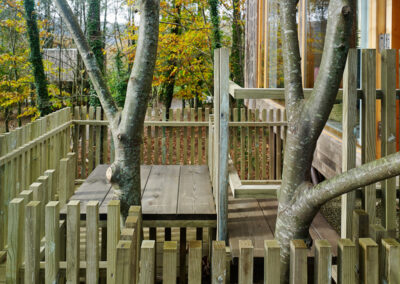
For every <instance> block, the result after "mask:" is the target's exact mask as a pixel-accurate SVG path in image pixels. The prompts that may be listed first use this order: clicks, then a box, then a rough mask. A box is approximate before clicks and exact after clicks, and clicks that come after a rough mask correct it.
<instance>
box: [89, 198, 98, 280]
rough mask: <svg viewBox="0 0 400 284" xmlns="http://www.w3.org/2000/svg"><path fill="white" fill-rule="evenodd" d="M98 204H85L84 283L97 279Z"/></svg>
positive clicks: (94, 202)
mask: <svg viewBox="0 0 400 284" xmlns="http://www.w3.org/2000/svg"><path fill="white" fill-rule="evenodd" d="M99 260H100V256H99V202H98V201H89V202H88V203H87V204H86V283H88V284H96V283H98V279H99Z"/></svg>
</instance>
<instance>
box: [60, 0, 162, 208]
mask: <svg viewBox="0 0 400 284" xmlns="http://www.w3.org/2000/svg"><path fill="white" fill-rule="evenodd" d="M55 2H56V6H57V8H58V11H59V13H60V15H61V16H62V18H63V19H64V21H65V22H66V24H67V26H68V28H69V30H70V32H71V35H72V37H73V38H74V41H75V44H76V45H77V48H78V50H79V52H80V54H81V56H82V59H83V61H84V63H85V66H86V69H87V71H88V73H89V76H90V79H91V81H92V83H93V85H94V87H95V89H96V92H97V95H98V97H99V100H100V103H101V105H102V107H103V109H104V112H105V113H106V116H107V119H108V122H109V127H110V130H111V134H112V138H113V140H114V146H115V161H114V163H113V164H112V165H111V166H110V168H109V169H108V171H107V178H108V179H109V180H110V181H111V182H112V183H113V185H114V187H118V188H119V190H120V196H119V198H120V200H121V211H122V214H123V215H124V216H127V214H128V210H129V207H130V206H131V205H133V204H140V203H141V185H140V144H141V143H142V133H143V123H144V118H145V114H146V108H147V103H148V100H149V94H150V92H151V83H152V79H153V71H154V66H155V61H156V56H157V44H158V29H159V8H160V6H159V5H160V3H159V1H158V0H143V1H141V5H140V25H139V38H138V45H137V49H136V55H135V61H134V64H133V67H132V72H131V74H130V77H129V83H128V88H127V95H126V99H125V105H124V108H123V110H122V111H119V110H118V108H117V104H116V102H115V101H114V99H113V98H112V96H111V94H110V92H109V89H108V87H107V85H106V81H105V79H104V77H103V75H102V73H101V70H100V68H99V66H98V64H97V61H96V58H95V57H94V54H93V52H92V51H91V50H90V47H89V45H88V43H87V41H86V39H85V36H84V34H83V32H82V30H81V29H80V26H79V24H78V22H77V20H76V18H75V17H74V15H73V12H72V11H71V8H70V7H69V5H68V3H67V2H66V1H65V0H56V1H55Z"/></svg>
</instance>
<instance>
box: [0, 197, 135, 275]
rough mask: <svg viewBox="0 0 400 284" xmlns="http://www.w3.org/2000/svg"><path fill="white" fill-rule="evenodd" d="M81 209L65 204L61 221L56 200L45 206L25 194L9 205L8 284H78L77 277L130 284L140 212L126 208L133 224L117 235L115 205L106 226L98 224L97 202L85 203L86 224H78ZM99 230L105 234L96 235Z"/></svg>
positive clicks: (114, 202) (76, 204)
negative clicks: (64, 214)
mask: <svg viewBox="0 0 400 284" xmlns="http://www.w3.org/2000/svg"><path fill="white" fill-rule="evenodd" d="M31 197H32V196H31ZM33 199H35V198H34V197H33ZM45 205H46V206H45ZM82 205H83V204H82ZM80 206H81V204H80V202H79V201H76V200H74V201H70V202H69V203H68V204H67V214H66V216H65V218H64V219H62V220H60V207H61V204H60V202H59V201H50V202H48V203H47V204H45V203H44V202H40V201H36V200H32V201H31V200H30V197H29V195H25V198H14V199H13V200H12V201H11V202H10V205H9V207H10V208H9V210H10V213H12V215H13V217H10V222H9V225H8V226H9V230H8V236H9V237H8V254H7V262H6V281H7V283H65V282H66V283H80V279H81V278H84V279H85V283H98V282H99V279H100V278H101V279H104V281H105V280H106V283H131V282H125V280H126V279H128V278H126V277H127V275H128V274H129V275H133V276H134V277H136V276H135V275H137V270H138V269H139V263H138V262H137V259H138V255H137V252H138V249H139V244H140V241H141V234H138V232H141V228H140V227H139V226H140V222H138V220H141V213H140V212H141V211H140V207H139V210H136V208H135V207H132V208H131V211H130V213H132V214H131V215H132V216H131V217H132V218H133V222H132V219H130V221H129V222H127V223H126V226H125V227H124V228H123V229H122V230H121V227H120V207H119V201H118V200H112V201H110V202H109V204H108V208H107V211H108V212H107V215H108V216H107V220H108V221H107V222H106V223H104V221H99V202H98V201H90V202H88V203H87V204H84V206H86V211H87V215H86V220H85V221H81V220H80V216H81V215H80ZM133 215H135V216H133ZM61 216H63V215H61ZM103 228H107V230H106V233H105V234H99V231H100V230H103ZM103 231H104V230H103ZM81 236H83V237H84V238H83V239H81ZM135 260H136V262H135ZM127 264H128V265H127ZM82 272H83V273H82ZM82 275H84V276H83V277H82ZM0 278H1V277H0ZM22 279H24V281H22ZM129 279H131V278H129ZM135 283H136V281H135Z"/></svg>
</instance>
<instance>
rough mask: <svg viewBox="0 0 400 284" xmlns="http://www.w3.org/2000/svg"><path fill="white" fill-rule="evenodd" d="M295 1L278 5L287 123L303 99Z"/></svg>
mask: <svg viewBox="0 0 400 284" xmlns="http://www.w3.org/2000/svg"><path fill="white" fill-rule="evenodd" d="M296 6H297V1H296V0H285V1H282V2H281V3H280V7H281V15H282V17H281V21H282V32H283V36H282V40H283V62H284V63H285V64H284V74H285V102H286V110H287V114H288V120H289V122H290V121H291V120H292V117H293V115H294V111H295V110H299V103H300V102H301V101H302V100H303V99H304V94H303V87H302V82H301V67H300V63H301V58H300V50H299V39H298V35H297V23H296Z"/></svg>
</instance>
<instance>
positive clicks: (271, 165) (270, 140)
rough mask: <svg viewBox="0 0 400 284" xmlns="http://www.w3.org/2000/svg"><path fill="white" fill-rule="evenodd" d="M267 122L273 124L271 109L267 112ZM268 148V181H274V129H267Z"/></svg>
mask: <svg viewBox="0 0 400 284" xmlns="http://www.w3.org/2000/svg"><path fill="white" fill-rule="evenodd" d="M267 120H268V121H269V122H274V121H275V120H274V111H273V110H272V109H270V110H268V113H267ZM268 147H269V171H268V179H275V133H274V127H272V126H270V127H269V136H268Z"/></svg>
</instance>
